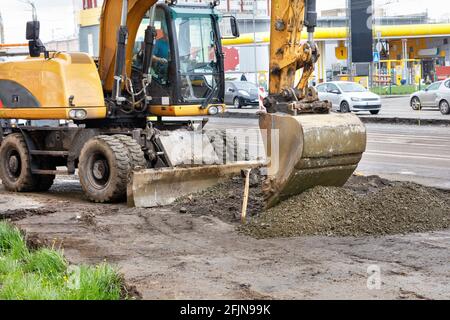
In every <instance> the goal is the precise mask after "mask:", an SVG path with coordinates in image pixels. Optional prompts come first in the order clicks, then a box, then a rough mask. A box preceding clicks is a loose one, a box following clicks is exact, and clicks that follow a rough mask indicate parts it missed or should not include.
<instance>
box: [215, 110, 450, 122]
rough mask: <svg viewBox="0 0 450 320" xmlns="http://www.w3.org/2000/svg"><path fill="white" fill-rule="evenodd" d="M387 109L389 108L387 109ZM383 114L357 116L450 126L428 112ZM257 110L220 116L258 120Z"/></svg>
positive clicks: (449, 118)
mask: <svg viewBox="0 0 450 320" xmlns="http://www.w3.org/2000/svg"><path fill="white" fill-rule="evenodd" d="M386 109H387V108H386ZM386 109H385V112H384V113H383V112H381V113H380V114H379V115H370V114H365V113H360V114H357V115H358V116H359V117H360V119H361V121H363V122H364V123H384V124H408V125H444V126H450V116H443V115H441V114H437V115H435V114H434V113H436V112H433V114H431V112H432V111H431V112H428V111H416V112H413V111H411V112H408V113H407V112H395V111H394V112H392V111H390V110H389V109H388V110H386ZM257 111H258V109H255V108H245V109H244V108H243V109H234V108H228V109H227V111H226V112H225V113H224V114H222V115H220V117H224V118H249V119H257V118H258V116H257V114H256V112H257Z"/></svg>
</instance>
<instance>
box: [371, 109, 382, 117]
mask: <svg viewBox="0 0 450 320" xmlns="http://www.w3.org/2000/svg"><path fill="white" fill-rule="evenodd" d="M379 113H380V110H370V114H372V115H374V116H375V115H377V114H379Z"/></svg>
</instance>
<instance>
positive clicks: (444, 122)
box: [360, 117, 450, 126]
mask: <svg viewBox="0 0 450 320" xmlns="http://www.w3.org/2000/svg"><path fill="white" fill-rule="evenodd" d="M360 119H361V121H362V122H363V123H381V124H406V125H418V126H450V118H449V119H417V118H382V117H360Z"/></svg>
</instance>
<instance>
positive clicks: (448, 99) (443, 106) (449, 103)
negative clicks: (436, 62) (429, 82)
mask: <svg viewBox="0 0 450 320" xmlns="http://www.w3.org/2000/svg"><path fill="white" fill-rule="evenodd" d="M436 102H437V105H438V106H439V110H440V111H441V113H442V114H450V78H448V79H446V80H444V81H442V84H441V86H440V87H439V90H438V92H437V99H436Z"/></svg>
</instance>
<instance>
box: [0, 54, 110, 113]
mask: <svg viewBox="0 0 450 320" xmlns="http://www.w3.org/2000/svg"><path fill="white" fill-rule="evenodd" d="M0 88H2V89H3V90H1V91H0V99H1V108H0V118H2V119H30V120H34V119H61V120H64V119H70V116H69V112H70V111H71V110H73V109H83V110H85V111H86V114H87V116H86V118H87V119H101V118H105V117H106V106H105V101H104V98H103V89H102V86H101V81H100V77H99V74H98V71H97V67H96V65H95V63H94V61H93V60H92V58H90V57H89V56H88V55H87V54H84V53H55V54H51V56H50V59H45V58H44V57H43V56H41V57H39V58H27V59H25V60H22V61H13V62H3V63H0Z"/></svg>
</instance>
